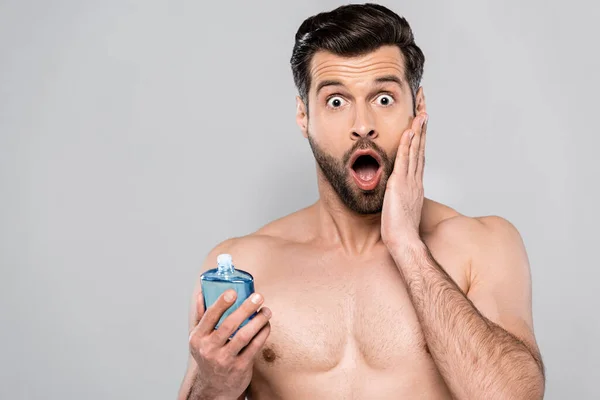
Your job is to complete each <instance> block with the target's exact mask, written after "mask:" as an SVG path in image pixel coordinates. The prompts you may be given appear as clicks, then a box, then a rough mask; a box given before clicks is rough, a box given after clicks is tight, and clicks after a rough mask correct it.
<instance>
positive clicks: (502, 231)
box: [179, 5, 545, 400]
mask: <svg viewBox="0 0 600 400" xmlns="http://www.w3.org/2000/svg"><path fill="white" fill-rule="evenodd" d="M291 61H292V70H293V73H294V79H295V82H296V85H297V87H298V91H299V94H300V95H299V97H298V99H297V122H298V125H299V127H300V129H301V131H302V133H303V135H304V137H305V138H307V139H308V142H309V143H310V146H311V149H312V151H313V154H314V156H315V160H316V166H317V178H318V188H319V194H320V198H319V200H318V201H317V202H316V203H315V204H313V205H311V206H309V207H307V208H305V209H302V210H300V211H297V212H295V213H293V214H291V215H289V216H286V217H284V218H281V219H278V220H276V221H274V222H272V223H270V224H268V225H266V226H265V227H263V228H261V229H260V230H258V231H257V232H256V233H254V234H251V235H248V236H246V237H238V238H232V239H229V240H227V241H225V242H223V243H221V244H219V245H217V246H216V247H215V248H214V249H213V250H212V251H211V252H210V254H208V256H207V258H206V261H205V263H204V265H203V267H202V270H201V272H203V271H205V270H207V269H210V268H215V266H216V258H217V255H218V254H220V253H230V254H231V255H232V256H233V260H234V263H235V264H236V265H239V266H240V268H241V269H244V270H247V271H248V272H250V273H251V274H253V275H254V278H255V285H256V290H257V293H260V295H259V296H258V298H257V299H256V303H254V302H252V300H251V299H248V300H247V301H246V302H245V303H244V304H243V306H242V307H241V308H239V309H238V310H237V311H235V312H234V313H232V314H231V315H230V316H229V317H228V318H227V319H226V320H225V321H224V322H223V324H222V326H221V327H220V328H219V329H217V330H215V329H214V327H215V324H216V322H217V321H218V320H219V318H220V317H221V315H222V314H223V312H224V311H225V310H226V309H227V307H228V306H229V305H231V304H232V302H233V298H227V297H226V295H227V294H232V295H235V292H233V291H231V292H226V293H225V294H224V295H222V296H221V297H220V298H219V300H218V301H217V303H215V305H213V306H211V307H209V308H208V309H207V310H204V309H203V301H202V294H201V293H200V287H199V284H198V283H197V284H196V288H195V290H194V294H193V298H192V307H191V315H190V336H189V344H190V353H191V355H190V358H189V365H188V370H187V373H186V376H185V378H184V380H183V383H182V385H181V389H180V393H179V399H194V400H195V399H232V400H235V399H244V396H247V397H248V398H250V399H255V400H262V399H286V400H287V399H290V400H291V399H300V400H306V399H436V400H437V399H451V398H455V399H468V400H480V399H486V400H487V399H527V400H531V399H541V398H542V397H543V393H544V382H545V379H544V373H543V371H544V368H543V364H542V361H541V357H540V353H539V350H538V347H537V345H536V341H535V337H534V333H533V322H532V312H531V280H530V271H529V264H528V259H527V254H526V252H525V249H524V245H523V243H522V240H521V237H520V235H519V233H518V232H517V230H516V229H515V228H514V227H513V226H512V225H511V224H510V223H509V222H507V221H506V220H504V219H502V218H500V217H495V216H488V217H480V218H470V217H467V216H464V215H461V214H460V213H458V212H457V211H455V210H453V209H451V208H449V207H447V206H444V205H442V204H440V203H437V202H435V201H432V200H430V199H427V198H424V197H423V185H422V179H423V164H424V149H425V137H426V131H427V120H428V115H427V113H426V106H425V97H424V94H423V88H422V87H420V80H421V75H422V71H423V63H424V57H423V54H422V52H421V50H420V49H419V48H418V47H417V46H416V45H415V43H414V39H413V35H412V32H411V29H410V27H409V25H408V23H407V22H406V20H404V19H403V18H400V17H399V16H397V15H396V14H394V13H393V12H391V11H390V10H388V9H387V8H385V7H382V6H376V5H347V6H342V7H340V8H338V9H336V10H334V11H332V12H329V13H322V14H319V15H316V16H314V17H311V18H309V19H307V20H306V21H305V22H304V23H303V24H302V25H301V27H300V29H299V31H298V33H297V35H296V44H295V47H294V52H293V56H292V60H291ZM266 305H268V307H267V306H266ZM261 306H262V308H261ZM259 309H260V310H261V311H260V312H259V313H258V314H257V316H256V317H255V318H254V319H253V320H252V321H251V322H250V323H249V324H248V325H246V326H244V327H243V328H242V329H241V330H240V331H238V333H237V334H236V335H235V336H234V337H233V339H232V340H231V341H228V340H227V338H228V337H229V336H230V335H231V333H233V332H234V331H235V330H236V328H237V327H238V326H239V324H240V323H241V322H242V321H244V320H245V319H246V318H247V317H248V316H249V315H251V314H252V313H254V312H255V311H256V310H259Z"/></svg>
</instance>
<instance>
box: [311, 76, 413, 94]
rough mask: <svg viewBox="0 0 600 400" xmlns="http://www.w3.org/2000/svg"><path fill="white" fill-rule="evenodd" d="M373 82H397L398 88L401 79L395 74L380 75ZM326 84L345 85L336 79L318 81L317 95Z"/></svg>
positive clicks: (400, 84)
mask: <svg viewBox="0 0 600 400" xmlns="http://www.w3.org/2000/svg"><path fill="white" fill-rule="evenodd" d="M374 82H375V83H387V82H392V83H396V84H398V86H400V88H402V79H400V78H399V77H397V76H396V75H385V76H381V77H379V78H376V79H375V81H374ZM327 86H342V87H345V85H344V84H343V83H342V82H341V81H336V80H333V79H327V80H324V81H321V82H319V84H318V85H317V95H318V94H319V92H320V91H321V89H323V88H325V87H327Z"/></svg>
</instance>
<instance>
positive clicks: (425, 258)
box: [391, 241, 544, 400]
mask: <svg viewBox="0 0 600 400" xmlns="http://www.w3.org/2000/svg"><path fill="white" fill-rule="evenodd" d="M391 253H392V257H393V258H394V260H395V262H396V264H397V266H398V268H399V270H400V271H401V273H402V275H403V277H404V280H405V282H406V284H407V287H408V292H409V294H410V296H411V299H412V302H413V304H414V307H415V310H416V312H417V315H418V317H419V321H420V323H421V326H422V329H423V332H424V335H425V339H426V341H427V344H428V347H429V349H430V351H431V354H432V357H433V359H434V361H435V363H436V365H437V366H438V368H439V370H440V373H441V374H442V376H443V377H444V379H445V381H446V383H447V384H448V386H449V388H450V390H451V391H452V393H453V394H454V396H455V397H456V398H457V399H474V398H486V399H504V398H510V399H528V400H529V399H541V398H542V397H543V392H544V377H543V367H542V364H541V360H540V358H539V355H538V354H537V353H536V352H535V351H532V349H530V348H529V347H528V346H527V345H526V344H525V343H523V342H522V341H521V340H519V339H518V338H517V337H515V336H514V335H512V334H510V333H509V332H507V331H506V330H504V329H502V328H501V327H500V326H498V325H496V324H494V323H493V322H491V321H490V320H488V319H487V318H486V317H484V316H483V315H481V313H480V312H479V311H478V310H477V309H476V308H475V306H474V305H473V304H472V302H471V301H470V300H469V299H468V298H467V297H466V296H465V295H464V294H463V292H462V291H461V290H460V288H459V287H458V286H457V285H456V283H455V282H454V281H453V280H452V278H451V277H450V276H449V275H448V274H447V273H446V272H445V271H444V270H443V268H441V267H440V266H439V265H438V264H437V262H436V261H435V259H434V258H433V257H432V255H431V254H430V252H429V250H428V249H427V247H426V246H425V244H423V243H422V242H420V241H419V242H415V243H414V244H411V245H408V246H406V245H404V246H402V247H394V248H393V249H392V251H391Z"/></svg>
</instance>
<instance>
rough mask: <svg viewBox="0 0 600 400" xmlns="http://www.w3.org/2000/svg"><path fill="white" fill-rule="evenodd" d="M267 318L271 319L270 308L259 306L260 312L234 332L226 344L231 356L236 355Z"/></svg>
mask: <svg viewBox="0 0 600 400" xmlns="http://www.w3.org/2000/svg"><path fill="white" fill-rule="evenodd" d="M269 319H271V310H270V309H268V308H267V307H263V308H261V310H260V312H259V313H258V314H256V316H255V317H254V318H252V320H251V321H250V322H248V323H247V324H246V325H244V327H243V328H241V329H240V330H239V331H237V332H236V333H235V336H234V337H233V339H231V341H230V342H229V343H228V344H227V345H226V347H228V351H230V352H231V354H232V355H233V356H237V355H238V353H239V352H240V351H242V349H243V348H244V347H246V346H247V345H248V344H249V343H250V342H251V341H252V339H253V338H254V337H255V336H256V335H257V334H258V333H259V332H260V331H261V329H262V328H263V327H264V326H265V325H266V324H267V323H268V322H269ZM219 329H220V328H219Z"/></svg>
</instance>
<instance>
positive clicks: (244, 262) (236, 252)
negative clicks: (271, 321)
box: [209, 207, 314, 272]
mask: <svg viewBox="0 0 600 400" xmlns="http://www.w3.org/2000/svg"><path fill="white" fill-rule="evenodd" d="M311 216H312V210H311V208H310V207H308V208H305V209H302V210H299V211H296V212H294V213H292V214H289V215H287V216H284V217H281V218H279V219H276V220H274V221H272V222H269V223H268V224H266V225H264V226H263V227H261V228H260V229H258V230H257V231H256V232H253V233H251V234H248V235H244V236H238V237H233V238H229V239H227V240H225V241H223V242H221V243H219V244H218V245H217V246H215V247H214V248H213V250H212V251H211V252H210V254H209V258H210V259H214V262H216V257H217V256H218V255H219V254H221V253H227V254H231V256H232V258H233V260H234V264H238V265H240V266H243V267H241V268H242V269H248V270H253V271H255V272H259V271H260V269H262V268H263V267H266V266H268V265H270V264H271V263H272V262H273V260H274V259H275V258H277V256H278V255H279V254H281V253H282V252H284V251H286V250H287V249H289V248H290V247H293V246H296V245H298V244H301V243H304V242H307V241H309V240H311V238H312V237H313V236H314V233H313V232H314V224H312V223H311ZM209 262H210V260H209Z"/></svg>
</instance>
